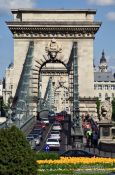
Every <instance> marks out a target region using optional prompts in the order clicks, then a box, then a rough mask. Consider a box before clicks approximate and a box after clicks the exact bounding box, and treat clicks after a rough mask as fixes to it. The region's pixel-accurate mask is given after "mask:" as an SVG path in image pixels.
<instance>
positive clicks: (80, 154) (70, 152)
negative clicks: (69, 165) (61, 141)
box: [60, 150, 99, 157]
mask: <svg viewBox="0 0 115 175" xmlns="http://www.w3.org/2000/svg"><path fill="white" fill-rule="evenodd" d="M60 156H63V157H99V156H98V155H96V154H93V153H90V152H87V151H84V150H68V151H66V152H64V153H62V154H60Z"/></svg>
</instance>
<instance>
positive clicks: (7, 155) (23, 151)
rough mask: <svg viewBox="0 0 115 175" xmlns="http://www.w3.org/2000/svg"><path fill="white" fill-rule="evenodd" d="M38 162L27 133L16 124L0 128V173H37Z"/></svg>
mask: <svg viewBox="0 0 115 175" xmlns="http://www.w3.org/2000/svg"><path fill="white" fill-rule="evenodd" d="M36 173H37V164H36V160H35V153H34V151H33V150H31V147H30V145H29V143H28V141H27V140H26V138H25V135H24V134H23V133H22V131H20V130H19V129H18V128H16V127H15V126H12V127H11V128H8V129H1V130H0V175H35V174H36Z"/></svg>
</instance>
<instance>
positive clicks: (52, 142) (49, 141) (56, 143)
mask: <svg viewBox="0 0 115 175" xmlns="http://www.w3.org/2000/svg"><path fill="white" fill-rule="evenodd" d="M46 145H49V148H50V149H58V150H59V148H60V143H59V140H58V139H52V138H48V139H47V140H46Z"/></svg>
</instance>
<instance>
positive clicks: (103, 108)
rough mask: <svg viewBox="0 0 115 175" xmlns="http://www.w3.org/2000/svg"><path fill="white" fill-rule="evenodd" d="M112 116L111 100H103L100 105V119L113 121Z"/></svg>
mask: <svg viewBox="0 0 115 175" xmlns="http://www.w3.org/2000/svg"><path fill="white" fill-rule="evenodd" d="M111 118H112V105H111V102H110V101H109V100H105V101H103V102H101V105H100V120H101V121H102V120H107V121H111Z"/></svg>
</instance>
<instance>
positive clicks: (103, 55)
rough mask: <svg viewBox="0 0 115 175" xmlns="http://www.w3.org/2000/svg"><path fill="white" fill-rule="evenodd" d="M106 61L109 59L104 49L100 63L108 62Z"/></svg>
mask: <svg viewBox="0 0 115 175" xmlns="http://www.w3.org/2000/svg"><path fill="white" fill-rule="evenodd" d="M106 62H107V60H106V58H105V53H104V50H103V52H102V56H101V59H100V63H106Z"/></svg>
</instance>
